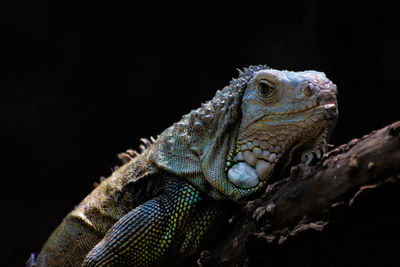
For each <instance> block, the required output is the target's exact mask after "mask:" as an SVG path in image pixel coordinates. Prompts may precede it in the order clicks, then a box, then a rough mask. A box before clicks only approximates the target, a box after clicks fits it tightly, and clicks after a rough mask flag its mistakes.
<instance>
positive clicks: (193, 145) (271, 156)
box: [148, 65, 337, 201]
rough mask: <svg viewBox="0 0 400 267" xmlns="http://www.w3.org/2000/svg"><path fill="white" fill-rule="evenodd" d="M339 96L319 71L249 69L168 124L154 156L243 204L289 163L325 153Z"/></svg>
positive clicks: (166, 168) (161, 164) (200, 185)
mask: <svg viewBox="0 0 400 267" xmlns="http://www.w3.org/2000/svg"><path fill="white" fill-rule="evenodd" d="M336 95H337V91H336V86H335V85H334V84H333V83H332V82H331V81H330V80H328V79H327V78H326V76H325V75H324V74H323V73H321V72H315V71H304V72H290V71H278V70H273V69H270V68H269V67H267V66H265V65H259V66H250V67H249V68H245V69H244V70H243V71H240V75H239V77H238V78H236V79H233V80H232V81H231V82H230V84H229V85H228V86H226V87H225V88H223V89H222V90H221V91H217V93H216V95H215V97H214V98H213V99H212V100H210V101H208V102H206V103H204V104H202V106H201V107H200V108H198V109H196V110H193V111H192V112H190V113H189V114H187V115H185V116H183V118H182V120H180V121H179V122H177V123H175V124H173V125H172V126H171V127H169V128H168V129H166V130H165V131H164V132H163V133H162V134H161V135H160V136H159V137H158V138H157V140H156V142H155V143H154V145H153V146H151V148H150V150H149V151H148V155H149V160H150V162H152V163H153V164H155V165H156V166H157V167H158V168H159V169H161V170H163V171H165V172H167V173H169V174H173V175H175V176H179V177H181V178H183V179H185V180H187V181H188V182H189V183H191V184H193V185H195V186H196V187H197V188H198V189H199V190H201V191H203V192H204V193H206V194H208V195H209V196H211V197H212V198H215V199H224V198H229V199H232V200H234V201H240V200H242V199H243V198H245V197H247V196H249V195H250V194H252V193H254V192H256V191H258V190H259V189H261V188H263V187H264V186H265V185H266V184H267V181H268V180H269V181H271V178H273V179H276V178H278V177H280V176H281V175H282V174H283V173H284V171H285V170H286V169H287V167H288V166H289V165H290V164H292V163H295V162H296V161H300V160H302V161H304V162H305V163H308V164H309V163H311V162H312V160H313V157H315V158H320V157H321V155H322V154H323V152H324V151H325V146H326V140H327V138H328V136H329V133H330V131H331V130H332V128H333V126H334V124H335V121H336V117H337V101H336Z"/></svg>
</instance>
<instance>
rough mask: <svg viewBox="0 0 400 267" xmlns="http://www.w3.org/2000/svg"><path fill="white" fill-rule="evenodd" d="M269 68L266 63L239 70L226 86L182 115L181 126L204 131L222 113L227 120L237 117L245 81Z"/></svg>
mask: <svg viewBox="0 0 400 267" xmlns="http://www.w3.org/2000/svg"><path fill="white" fill-rule="evenodd" d="M263 69H269V67H268V66H267V65H257V66H249V67H248V68H244V69H243V71H242V70H240V71H239V77H237V78H233V79H232V80H231V81H230V82H229V85H228V86H225V87H224V88H223V89H222V90H218V91H217V92H216V94H215V96H214V98H213V99H211V100H209V101H207V102H206V103H203V104H202V105H201V107H200V108H198V109H197V110H194V111H192V112H191V113H189V114H187V115H185V116H183V119H184V120H183V121H181V122H180V123H181V124H182V125H181V126H183V127H187V126H189V125H190V126H193V127H194V128H195V130H198V131H204V130H205V129H213V123H215V122H216V121H217V118H219V117H221V116H222V115H223V114H226V113H228V114H229V116H230V117H229V118H227V119H229V120H234V119H235V118H237V116H238V115H239V114H240V113H239V108H238V107H239V104H240V101H241V98H242V95H243V92H244V89H245V88H246V85H247V83H248V82H249V81H250V79H251V78H252V77H253V74H254V73H255V72H257V71H259V70H263ZM178 126H179V123H178Z"/></svg>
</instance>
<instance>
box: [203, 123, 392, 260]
mask: <svg viewBox="0 0 400 267" xmlns="http://www.w3.org/2000/svg"><path fill="white" fill-rule="evenodd" d="M370 192H372V193H370ZM399 195H400V121H399V122H396V123H393V124H391V125H388V126H387V127H385V128H383V129H380V130H377V131H374V132H372V133H371V134H369V135H366V136H364V137H362V138H361V139H354V140H352V141H350V142H349V143H348V144H344V145H341V146H340V147H338V148H336V149H334V150H332V151H330V152H329V153H328V154H327V155H326V156H324V158H323V159H322V160H321V161H320V162H319V163H317V165H315V166H312V167H309V166H306V165H304V164H300V165H297V166H295V167H293V168H292V169H291V174H290V176H289V177H288V178H286V179H284V180H281V181H279V182H276V183H274V184H272V185H270V186H268V188H267V189H266V191H265V193H264V194H263V195H262V196H261V197H260V198H257V199H255V200H252V201H249V202H247V203H246V204H245V205H244V206H243V208H242V210H241V211H240V212H238V213H237V214H235V215H234V217H232V218H231V219H230V224H231V226H232V228H231V230H230V231H229V232H228V233H227V235H226V236H225V238H224V239H223V240H221V242H219V244H218V245H216V246H215V247H213V248H210V253H207V252H203V253H202V256H201V257H200V259H199V260H198V264H199V265H200V266H246V265H247V266H276V265H277V266H293V265H294V264H296V266H299V265H300V266H310V265H312V266H315V265H316V266H328V265H330V266H342V265H343V264H344V265H347V264H348V263H349V260H347V261H346V259H345V258H344V255H347V254H349V253H347V252H346V249H348V250H349V251H351V254H349V255H350V256H352V259H351V260H354V263H360V262H363V260H365V262H366V263H371V255H369V254H368V253H366V252H368V250H369V249H373V248H375V250H374V253H375V254H376V255H375V256H376V257H375V258H374V260H377V259H380V260H385V259H386V260H388V263H392V261H393V259H394V258H396V253H395V252H394V251H393V259H392V258H390V257H389V256H388V255H386V253H389V252H390V249H391V247H390V246H388V248H386V247H384V246H383V245H382V244H384V243H385V242H386V241H385V240H387V239H388V238H389V239H390V237H391V236H393V234H394V236H396V234H397V238H398V237H399V236H400V235H399V234H400V216H399V214H398V212H394V211H396V209H397V210H398V207H397V205H396V204H399V203H400V197H399ZM379 227H381V228H382V227H383V229H384V230H385V231H387V232H385V233H383V234H381V235H380V234H377V235H376V236H378V237H376V236H374V237H373V238H372V239H371V235H374V233H375V234H376V233H377V232H379V231H380V230H382V229H379ZM363 231H364V232H363ZM344 233H346V234H344ZM362 233H364V235H363V234H362ZM374 238H375V239H374ZM397 241H398V240H397ZM371 242H372V243H371ZM376 243H377V244H376ZM386 243H387V242H386ZM363 244H365V245H363ZM371 247H372V248H371ZM397 247H398V246H397ZM378 252H379V253H381V254H379V253H378ZM357 253H359V254H357ZM377 253H378V254H377ZM382 253H383V254H382ZM371 254H372V253H371ZM382 257H383V258H384V259H382ZM389 258H390V259H389ZM351 260H350V261H351ZM397 261H399V260H398V259H397ZM356 265H357V264H356ZM399 266H400V265H399Z"/></svg>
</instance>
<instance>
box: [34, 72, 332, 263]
mask: <svg viewBox="0 0 400 267" xmlns="http://www.w3.org/2000/svg"><path fill="white" fill-rule="evenodd" d="M336 96H337V90H336V86H335V85H334V84H333V83H332V82H331V81H330V80H329V79H327V78H326V76H325V74H324V73H321V72H316V71H304V72H291V71H279V70H275V69H271V68H269V67H267V66H266V65H259V66H250V67H248V68H244V69H243V70H240V71H239V76H238V78H234V79H232V81H231V82H230V84H229V85H228V86H226V87H225V88H223V89H222V90H221V91H217V93H216V95H215V97H214V98H213V99H212V100H210V101H208V102H206V103H204V104H202V106H201V107H200V108H198V109H196V110H193V111H191V112H190V113H189V114H187V115H185V116H183V117H182V119H181V120H180V121H179V122H177V123H175V124H173V125H172V126H171V127H169V128H167V129H166V130H165V131H164V132H162V133H161V134H160V135H159V136H158V137H157V139H152V140H151V141H148V140H147V139H143V142H144V143H145V145H146V146H145V147H143V151H142V152H141V153H140V154H139V153H134V152H131V153H126V154H125V155H126V156H128V157H129V161H128V162H127V163H125V164H124V165H123V166H121V167H120V168H119V169H118V170H116V171H115V172H114V173H112V175H111V176H110V177H109V178H107V179H105V180H103V181H102V182H101V183H100V184H99V185H98V186H97V187H96V188H95V189H94V190H93V191H92V192H91V193H90V194H89V195H88V196H87V197H86V198H85V199H84V200H83V201H82V202H81V203H80V204H79V205H78V206H77V207H76V208H75V209H74V210H73V211H72V212H71V213H69V214H68V215H67V217H66V218H65V219H64V220H63V221H62V223H61V224H60V226H58V228H57V229H56V230H55V231H54V232H53V234H52V235H51V236H50V238H49V239H48V241H47V242H46V244H45V245H44V247H43V248H42V250H41V252H40V253H39V255H38V257H37V260H36V263H34V260H31V261H30V265H31V266H167V265H174V264H178V263H179V262H181V260H182V259H184V258H185V257H187V256H190V255H194V254H195V253H198V252H199V250H200V249H202V248H204V246H205V245H207V244H209V242H210V241H211V240H213V238H215V236H217V235H218V232H220V230H219V229H220V228H221V227H223V224H224V223H225V222H227V220H226V219H224V216H225V215H226V214H227V213H229V206H231V205H232V203H234V202H236V203H240V202H243V201H244V200H246V199H249V198H251V197H252V195H253V194H254V193H256V192H257V191H260V190H261V189H263V188H265V187H266V185H267V184H268V183H269V182H271V181H272V180H276V179H278V178H280V177H281V176H282V174H283V173H284V171H285V170H287V167H288V166H289V165H291V164H294V163H298V162H300V161H302V162H304V163H307V164H310V163H311V162H312V161H315V160H316V159H319V158H321V156H322V155H323V153H324V152H325V147H326V140H327V138H328V136H329V134H330V132H331V130H332V128H333V127H334V124H335V121H336V118H337V114H338V110H337V100H336ZM135 154H136V156H133V155H135ZM35 264H36V265H35Z"/></svg>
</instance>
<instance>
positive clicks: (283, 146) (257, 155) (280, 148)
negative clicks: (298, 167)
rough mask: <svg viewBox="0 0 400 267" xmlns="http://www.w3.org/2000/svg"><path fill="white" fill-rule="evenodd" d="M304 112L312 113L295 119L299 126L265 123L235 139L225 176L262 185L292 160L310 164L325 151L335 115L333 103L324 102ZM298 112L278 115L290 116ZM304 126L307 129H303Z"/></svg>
mask: <svg viewBox="0 0 400 267" xmlns="http://www.w3.org/2000/svg"><path fill="white" fill-rule="evenodd" d="M305 112H306V113H307V114H312V115H309V116H308V118H307V119H305V120H302V121H298V122H296V123H297V124H298V125H300V126H298V125H297V124H296V125H295V124H292V125H290V124H286V125H282V126H281V127H280V129H276V128H277V126H276V125H272V126H271V125H268V123H266V126H265V127H264V129H263V130H262V131H261V132H260V131H255V134H254V136H252V137H247V138H241V139H239V140H237V142H236V146H235V147H234V148H232V149H231V150H230V151H229V153H228V156H227V159H226V168H225V170H226V172H227V177H228V179H229V180H230V181H231V182H232V183H233V184H234V185H236V186H237V187H240V188H245V189H248V188H253V187H255V186H262V185H264V184H265V183H266V182H267V181H270V179H271V178H272V177H273V180H277V179H279V178H280V177H282V175H284V174H286V173H285V171H286V170H288V167H289V166H291V165H293V164H297V163H300V162H303V163H305V164H307V165H311V164H313V163H314V162H315V161H316V160H319V159H321V158H322V156H323V155H324V153H325V151H326V147H327V138H328V135H329V133H330V129H331V128H333V127H332V124H333V123H332V121H334V120H333V119H334V118H336V116H337V107H336V105H335V104H333V103H332V104H331V103H328V104H323V105H320V106H316V107H313V108H310V109H308V110H306V111H305ZM299 114H301V113H291V114H289V116H287V115H282V116H285V117H289V118H292V119H293V118H294V117H298V116H299ZM303 114H304V113H303ZM300 117H301V116H300ZM267 120H268V119H267ZM281 121H285V120H281ZM288 121H289V120H288ZM302 124H304V127H303V128H302V127H301V125H302ZM299 127H300V128H301V129H300V130H298V128H299ZM307 127H308V128H309V129H308V130H307V131H305V130H304V128H307ZM253 132H254V130H253Z"/></svg>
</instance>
